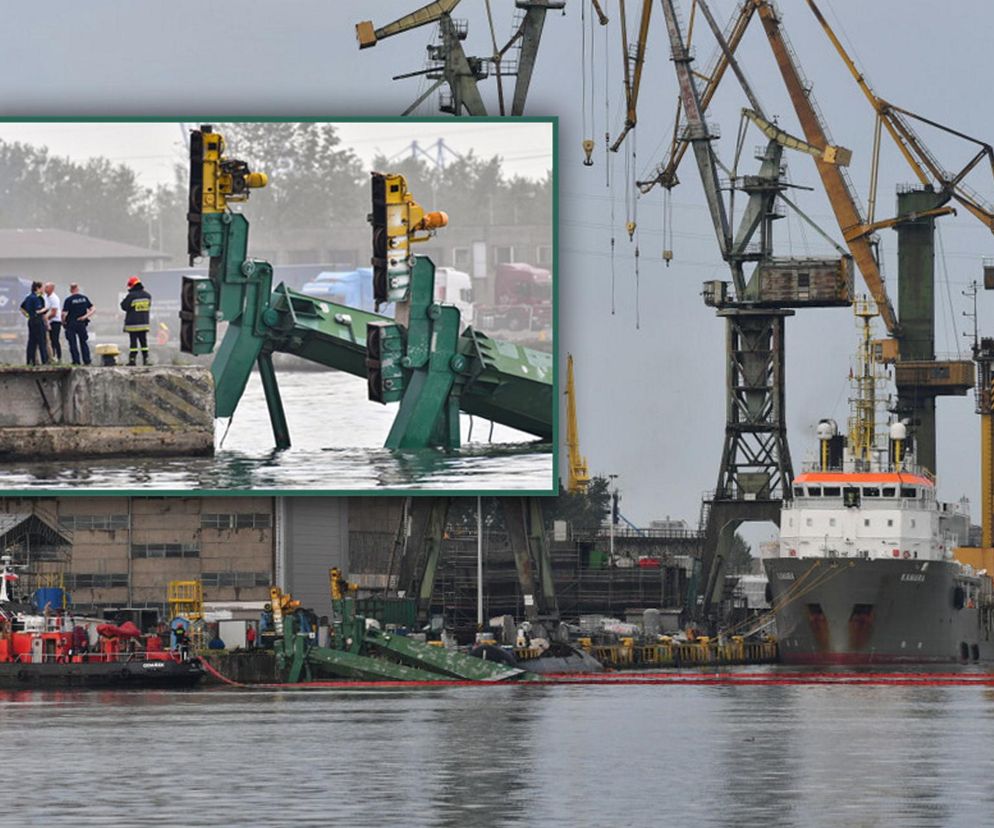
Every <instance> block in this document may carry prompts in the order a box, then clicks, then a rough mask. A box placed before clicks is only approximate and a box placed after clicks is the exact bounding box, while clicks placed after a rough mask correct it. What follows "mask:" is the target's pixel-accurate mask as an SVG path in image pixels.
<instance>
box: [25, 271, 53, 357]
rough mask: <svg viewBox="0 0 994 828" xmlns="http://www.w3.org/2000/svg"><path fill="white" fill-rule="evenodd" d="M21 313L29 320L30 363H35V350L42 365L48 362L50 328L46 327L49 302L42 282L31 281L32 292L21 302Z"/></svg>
mask: <svg viewBox="0 0 994 828" xmlns="http://www.w3.org/2000/svg"><path fill="white" fill-rule="evenodd" d="M21 313H23V314H24V316H25V318H26V319H27V320H28V354H27V355H28V365H34V364H35V352H37V353H38V356H39V358H40V359H41V364H42V365H47V364H48V347H47V346H46V344H45V340H46V339H47V338H48V328H47V327H45V317H46V316H47V315H48V303H47V302H46V301H45V296H44V294H43V293H42V285H41V282H32V283H31V293H29V294H28V295H27V296H25V297H24V301H23V302H21Z"/></svg>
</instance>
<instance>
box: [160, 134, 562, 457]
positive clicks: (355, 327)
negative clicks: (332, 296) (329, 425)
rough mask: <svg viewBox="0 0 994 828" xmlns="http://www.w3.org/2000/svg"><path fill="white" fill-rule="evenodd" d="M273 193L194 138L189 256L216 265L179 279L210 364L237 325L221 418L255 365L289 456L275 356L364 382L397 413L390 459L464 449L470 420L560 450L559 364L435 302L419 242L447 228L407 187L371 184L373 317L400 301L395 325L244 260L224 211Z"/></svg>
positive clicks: (185, 323)
mask: <svg viewBox="0 0 994 828" xmlns="http://www.w3.org/2000/svg"><path fill="white" fill-rule="evenodd" d="M266 183H267V178H266V176H265V175H264V174H262V173H258V172H251V171H250V170H249V169H248V165H247V164H246V163H245V162H244V161H239V160H236V159H230V158H226V157H225V155H224V138H223V136H222V135H221V134H220V133H217V132H215V131H214V129H213V127H211V126H210V125H204V126H202V127H201V128H200V129H198V130H194V131H193V132H192V135H191V140H190V213H189V216H188V222H189V244H188V252H189V255H190V262H191V264H192V263H193V261H194V260H195V259H196V258H198V257H199V256H201V255H205V254H206V255H207V256H209V257H210V268H209V273H208V276H206V277H201V276H184V277H183V287H182V311H181V313H180V318H181V320H182V328H181V333H180V347H181V348H182V350H183V351H184V352H187V353H192V354H209V353H212V352H214V348H215V344H216V340H217V326H218V323H219V322H221V321H225V322H227V323H228V328H227V331H226V333H225V335H224V338H223V339H222V341H221V343H220V345H219V346H218V349H217V354H216V356H215V357H214V362H213V364H212V365H211V373H212V374H213V376H214V390H215V416H217V417H230V416H232V414H234V411H235V408H236V407H237V405H238V402H239V401H240V400H241V397H242V394H243V393H244V391H245V386H246V384H247V383H248V380H249V376H250V375H251V373H252V368H253V366H257V367H258V369H259V374H260V376H261V378H262V386H263V390H264V392H265V396H266V404H267V406H268V408H269V416H270V421H271V423H272V428H273V435H274V438H275V442H276V446H277V448H288V447H289V446H290V433H289V428H288V426H287V421H286V415H285V413H284V410H283V404H282V401H281V399H280V393H279V387H278V384H277V379H276V372H275V369H274V367H273V354H274V353H277V352H279V353H289V354H294V355H296V356H299V357H301V358H302V359H306V360H308V361H310V362H314V363H317V364H320V365H325V366H327V367H329V368H335V369H338V370H341V371H345V372H347V373H350V374H354V375H355V376H359V377H364V378H365V379H366V380H367V383H368V386H369V398H370V399H371V400H374V401H376V402H380V403H387V402H400V407H399V410H398V412H397V416H396V417H395V419H394V423H393V427H392V428H391V430H390V434H389V436H388V437H387V440H386V447H387V448H394V449H416V448H425V447H429V446H436V447H441V448H446V449H452V448H458V446H459V445H460V433H459V411H460V410H462V411H464V412H466V413H468V414H472V415H476V416H480V417H484V418H486V419H488V420H492V421H494V422H499V423H502V424H504V425H507V426H510V427H512V428H516V429H519V430H521V431H524V432H527V433H529V434H533V435H535V436H536V437H538V438H539V439H541V440H543V441H551V440H552V439H553V428H552V424H553V403H554V401H553V395H552V387H553V377H554V357H553V355H551V354H546V353H542V352H540V351H533V350H531V349H529V348H524V347H521V346H519V345H515V344H513V343H509V342H503V341H500V340H496V339H493V338H491V337H489V336H487V335H486V334H485V333H483V332H482V331H477V330H474V329H473V328H472V327H466V328H465V329H463V327H462V323H461V318H460V313H459V310H458V308H456V307H455V306H453V305H447V304H439V303H437V302H435V300H434V296H435V292H434V284H435V267H434V265H433V264H432V262H431V260H430V259H428V258H427V257H424V256H415V255H413V254H411V252H410V245H412V244H416V243H418V242H420V241H423V240H425V239H427V238H429V237H430V236H431V234H432V233H434V232H435V231H436V230H437V229H438V228H440V227H443V226H444V225H445V224H446V222H447V217H446V216H445V214H444V213H440V212H435V213H432V212H427V211H425V210H423V209H422V208H421V207H420V205H418V204H417V202H416V201H415V200H414V198H413V196H412V195H411V193H410V192H409V191H408V190H407V183H406V181H405V180H404V177H403V176H400V175H389V174H383V173H373V175H372V208H373V209H372V214H371V221H372V225H373V287H374V296H375V298H376V300H377V307H379V306H380V304H382V303H386V302H394V303H395V307H396V316H395V318H394V319H391V318H389V317H386V316H383V315H381V314H378V313H373V312H370V311H365V310H361V309H358V308H351V307H348V306H346V305H337V304H334V303H332V302H325V301H323V300H322V299H320V298H318V297H314V296H308V295H305V294H302V293H297V292H296V291H293V290H291V289H289V288H288V287H286V286H285V285H283V284H280V285H278V286H277V287H276V288H275V290H274V289H273V287H272V279H273V269H272V266H271V265H270V263H269V262H266V261H263V260H261V259H253V258H250V257H249V256H248V253H247V251H248V230H249V223H248V220H247V219H246V217H245V216H244V215H243V214H242V213H236V212H233V211H232V210H231V209H230V208H229V207H228V204H229V203H230V202H244V201H247V200H248V198H249V194H250V191H251V190H252V189H254V188H258V187H264V186H265V185H266Z"/></svg>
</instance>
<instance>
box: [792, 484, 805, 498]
mask: <svg viewBox="0 0 994 828" xmlns="http://www.w3.org/2000/svg"><path fill="white" fill-rule="evenodd" d="M794 497H804V487H803V486H794Z"/></svg>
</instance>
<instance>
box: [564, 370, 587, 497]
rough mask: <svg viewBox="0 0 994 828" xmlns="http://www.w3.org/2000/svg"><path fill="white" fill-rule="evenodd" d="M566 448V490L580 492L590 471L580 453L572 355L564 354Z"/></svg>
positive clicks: (585, 487) (582, 491)
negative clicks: (567, 479) (567, 453)
mask: <svg viewBox="0 0 994 828" xmlns="http://www.w3.org/2000/svg"><path fill="white" fill-rule="evenodd" d="M566 448H567V449H568V450H569V481H568V483H567V487H566V488H567V491H569V493H570V494H581V493H584V492H586V491H587V486H588V485H589V483H590V473H589V472H588V471H587V458H586V457H583V456H582V455H581V454H580V431H579V427H578V426H577V422H576V385H575V383H574V381H573V355H572V354H568V355H567V356H566Z"/></svg>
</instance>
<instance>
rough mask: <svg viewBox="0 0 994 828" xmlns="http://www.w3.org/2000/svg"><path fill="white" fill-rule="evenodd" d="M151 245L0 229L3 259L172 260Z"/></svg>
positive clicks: (36, 230)
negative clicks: (148, 246) (143, 245)
mask: <svg viewBox="0 0 994 828" xmlns="http://www.w3.org/2000/svg"><path fill="white" fill-rule="evenodd" d="M168 258H170V257H169V255H168V254H167V253H160V252H159V251H158V250H152V249H150V248H147V247H138V246H136V245H133V244H123V243H121V242H116V241H108V240H107V239H96V238H93V237H92V236H85V235H83V234H82V233H73V232H70V231H69V230H51V229H44V228H23V229H7V230H4V229H0V261H2V260H4V259H168Z"/></svg>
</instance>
